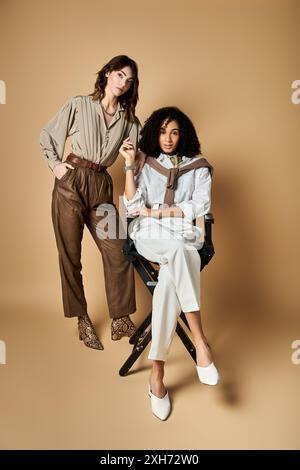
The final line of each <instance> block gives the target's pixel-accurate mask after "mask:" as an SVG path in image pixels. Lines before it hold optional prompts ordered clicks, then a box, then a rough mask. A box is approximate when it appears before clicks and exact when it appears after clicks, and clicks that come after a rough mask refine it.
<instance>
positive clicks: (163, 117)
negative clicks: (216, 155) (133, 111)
mask: <svg viewBox="0 0 300 470" xmlns="http://www.w3.org/2000/svg"><path fill="white" fill-rule="evenodd" d="M171 121H177V123H178V125H179V142H178V146H177V149H176V153H177V154H178V155H179V156H180V157H183V156H185V157H187V158H192V157H194V156H195V155H202V154H201V145H200V142H199V140H198V137H197V133H196V130H195V127H194V124H193V123H192V121H191V120H190V118H188V117H187V115H186V114H184V113H183V112H182V111H180V109H179V108H176V107H174V106H168V107H165V108H160V109H157V110H156V111H154V112H153V113H152V114H151V116H150V117H149V118H148V119H147V120H146V121H145V124H144V127H143V129H142V131H141V138H140V142H139V148H140V149H141V150H142V151H143V152H144V153H145V154H146V155H149V156H151V157H154V158H157V157H158V156H159V154H160V153H161V149H160V146H159V134H160V129H161V126H162V124H163V123H165V124H166V125H167V124H168V123H169V122H171Z"/></svg>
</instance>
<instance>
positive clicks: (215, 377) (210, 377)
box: [196, 362, 219, 385]
mask: <svg viewBox="0 0 300 470" xmlns="http://www.w3.org/2000/svg"><path fill="white" fill-rule="evenodd" d="M196 369H197V372H198V377H199V380H200V382H202V383H203V384H206V385H217V383H218V382H219V373H218V371H217V368H216V366H215V365H214V363H213V362H212V363H211V364H209V365H208V366H207V367H201V366H196Z"/></svg>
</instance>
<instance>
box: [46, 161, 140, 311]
mask: <svg viewBox="0 0 300 470" xmlns="http://www.w3.org/2000/svg"><path fill="white" fill-rule="evenodd" d="M70 164H71V165H72V166H73V167H74V170H71V169H69V170H68V171H67V173H66V174H65V175H64V176H63V177H62V178H61V179H60V180H59V179H58V178H55V183H54V189H53V192H52V221H53V227H54V232H55V237H56V244H57V248H58V253H59V267H60V274H61V284H62V298H63V308H64V315H65V316H66V317H75V316H82V315H84V314H86V313H87V303H86V299H85V295H84V289H83V283H82V275H81V268H82V265H81V241H82V236H83V229H84V226H85V225H86V226H87V228H88V229H89V231H90V233H91V234H92V237H93V238H94V240H95V242H96V245H97V246H98V248H99V250H100V253H101V255H102V261H103V268H104V278H105V290H106V297H107V303H108V308H109V314H110V316H111V317H112V318H118V317H121V316H124V315H129V314H131V313H133V312H135V310H136V304H135V289H134V272H133V266H132V265H131V264H130V263H129V262H128V261H127V260H126V258H125V257H124V255H123V253H122V247H123V244H124V239H123V240H122V239H119V235H118V233H119V217H118V212H117V209H116V208H115V206H114V208H115V217H116V231H115V232H116V234H115V235H116V236H113V237H111V238H109V237H108V238H104V237H101V236H99V229H97V225H98V224H99V222H101V220H102V219H103V217H105V215H97V213H96V211H97V208H98V207H99V205H100V204H106V205H107V204H109V205H112V206H113V184H112V179H111V177H110V175H109V174H108V173H107V171H106V169H105V167H104V168H103V167H102V168H101V170H100V171H95V170H94V169H92V168H85V167H83V166H80V165H77V164H74V162H70ZM100 207H101V206H100ZM103 207H105V206H103ZM110 207H111V206H110ZM101 212H102V211H101ZM106 215H107V212H106Z"/></svg>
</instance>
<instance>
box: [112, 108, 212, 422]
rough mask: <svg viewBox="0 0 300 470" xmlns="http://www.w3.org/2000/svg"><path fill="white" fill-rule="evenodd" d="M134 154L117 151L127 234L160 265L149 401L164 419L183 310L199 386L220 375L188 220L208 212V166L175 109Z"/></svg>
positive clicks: (195, 234)
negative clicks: (168, 363) (205, 325)
mask: <svg viewBox="0 0 300 470" xmlns="http://www.w3.org/2000/svg"><path fill="white" fill-rule="evenodd" d="M139 145H140V150H141V152H139V153H138V154H137V155H136V152H135V150H134V146H133V144H132V142H131V141H130V139H129V138H128V139H126V140H124V142H123V145H122V147H121V149H120V153H121V154H122V156H123V157H124V159H125V172H126V183H125V193H124V197H123V199H124V203H125V206H126V209H127V212H128V215H129V216H137V217H136V218H135V219H134V220H133V221H132V222H131V223H130V225H129V235H130V237H131V238H132V239H133V240H134V242H135V246H136V249H137V251H138V252H139V253H140V254H141V255H142V256H144V257H145V258H147V259H148V260H149V261H152V262H157V263H159V264H160V270H159V277H158V283H157V285H156V287H155V289H154V294H153V310H152V344H151V349H150V353H149V356H148V357H149V359H151V360H152V361H153V367H152V371H151V375H150V384H149V396H150V398H151V406H152V412H153V414H154V415H155V416H157V417H158V418H160V419H162V420H164V419H166V418H167V417H168V415H169V413H170V408H171V407H170V400H169V395H168V392H167V390H166V389H165V387H164V383H163V377H164V363H165V360H166V356H167V353H168V351H169V347H170V344H171V341H172V338H173V335H174V332H175V328H176V323H177V318H178V315H180V313H181V311H183V312H184V313H185V315H186V318H187V321H188V324H189V326H190V329H191V333H192V336H193V340H194V344H195V348H196V353H197V366H196V367H197V372H198V376H199V379H200V381H201V382H202V383H205V384H209V385H216V384H217V382H218V379H219V375H218V371H217V369H216V367H215V365H214V363H213V360H212V353H211V350H210V347H209V345H208V343H207V340H206V337H205V335H204V332H203V329H202V325H201V318H200V263H201V259H200V256H199V253H198V251H197V250H199V249H200V248H201V246H202V245H203V241H202V235H203V233H202V230H201V229H200V228H199V227H197V226H195V225H194V223H193V221H194V219H196V218H197V217H201V216H204V215H205V214H206V213H207V212H208V211H209V209H210V193H211V174H212V170H213V169H212V167H211V165H210V164H209V163H208V161H207V160H206V159H205V158H203V157H202V156H201V155H202V154H201V151H200V143H199V140H198V137H197V134H196V131H195V128H194V126H193V124H192V122H191V121H190V119H189V118H188V117H187V116H186V115H185V114H184V113H183V112H181V111H180V110H179V109H178V108H174V107H166V108H161V109H158V110H157V111H155V112H154V113H153V114H152V115H151V116H150V117H149V118H148V119H147V121H146V123H145V126H144V128H143V129H142V131H141V140H140V144H139Z"/></svg>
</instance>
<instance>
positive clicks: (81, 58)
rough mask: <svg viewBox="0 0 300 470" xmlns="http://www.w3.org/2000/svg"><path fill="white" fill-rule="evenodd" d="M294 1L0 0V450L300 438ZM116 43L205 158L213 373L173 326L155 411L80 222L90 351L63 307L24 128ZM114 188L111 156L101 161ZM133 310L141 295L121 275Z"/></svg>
mask: <svg viewBox="0 0 300 470" xmlns="http://www.w3.org/2000/svg"><path fill="white" fill-rule="evenodd" d="M299 14H300V4H299V1H297V0H260V1H259V0H244V1H242V0H226V1H225V0H224V1H222V0H200V1H199V0H198V1H196V0H195V1H193V0H186V1H184V2H182V1H176V0H172V1H170V0H164V1H161V0H152V1H151V2H143V1H140V0H139V1H137V0H132V1H130V2H123V1H122V2H121V1H119V0H116V1H114V2H113V3H111V6H110V2H101V1H99V0H86V1H84V2H81V1H74V0H72V1H71V0H59V1H58V0H52V1H51V2H49V1H45V0H26V1H22V0H1V1H0V17H1V32H0V35H1V36H0V47H1V51H0V52H1V55H0V57H1V63H0V67H1V68H0V70H1V72H0V80H3V81H5V83H6V87H7V96H6V104H3V105H2V104H1V105H0V120H1V179H2V182H1V198H0V200H1V222H2V223H1V242H2V243H1V268H2V269H1V320H0V321H1V323H0V340H3V341H5V343H6V348H7V364H6V365H0V381H1V385H0V394H1V397H0V414H1V431H0V447H1V448H2V449H5V448H6V449H15V448H24V449H34V448H48V449H51V448H59V449H63V448H68V449H76V448H77V449H79V448H82V449H89V448H98V449H118V448H119V449H135V448H141V449H147V448H148V449H151V448H152V449H171V448H173V449H176V448H177V449H192V448H196V449H201V448H208V449H213V448H225V449H230V448H250V449H254V448H273V449H278V448H285V449H290V448H299V447H300V446H299V444H300V442H299V441H300V439H299V399H298V403H297V398H298V396H299V374H300V364H299V365H296V364H293V363H292V360H291V355H292V352H293V349H292V347H291V344H292V342H293V341H294V340H296V339H300V328H299V327H300V325H299V323H300V322H299V274H298V272H299V271H298V264H297V260H299V256H298V255H299V244H298V240H299V236H298V232H299V211H298V204H297V202H298V194H297V192H296V191H297V189H298V188H297V183H298V180H299V176H298V173H299V162H298V160H299V150H300V148H299V147H300V146H299V119H300V104H299V105H296V104H293V103H292V101H291V94H292V89H291V84H292V82H293V81H294V80H296V79H300V55H299V36H300V33H299ZM118 54H128V55H129V56H131V57H132V58H134V59H135V60H136V61H137V63H138V65H139V71H140V83H141V85H140V101H139V104H138V107H137V114H138V116H139V118H140V119H141V121H142V122H143V121H144V120H145V119H146V117H147V116H148V115H149V113H151V112H152V110H154V109H155V108H157V107H161V106H164V105H176V106H179V107H180V108H182V110H183V111H185V112H186V113H187V114H188V115H189V116H191V118H192V120H193V121H194V123H195V125H196V128H197V131H198V133H199V137H200V140H201V143H202V148H203V153H204V156H206V158H208V159H209V161H210V162H211V163H212V164H213V166H214V167H215V177H214V187H213V206H212V210H213V213H214V215H215V225H214V230H213V235H214V243H215V249H216V256H215V258H214V260H213V261H212V263H211V264H210V265H209V266H208V267H207V268H206V269H205V271H204V272H203V276H202V287H201V289H202V304H203V308H202V312H203V322H204V327H205V331H206V334H207V336H208V338H209V341H210V343H211V345H212V347H213V351H214V355H215V360H216V363H217V364H218V367H219V369H220V372H221V378H222V380H221V383H220V385H219V386H218V387H215V388H209V387H205V386H204V385H201V384H200V383H199V382H198V381H197V378H196V371H195V368H194V365H193V363H192V361H191V360H190V359H189V357H188V356H187V354H186V352H185V351H184V349H183V347H182V345H181V344H180V343H179V341H178V340H177V338H176V339H175V340H174V343H173V345H172V351H171V353H170V357H169V360H168V363H167V368H166V372H167V373H166V385H167V386H168V388H169V390H170V394H171V397H172V400H173V407H174V409H173V413H172V415H171V417H170V419H169V420H168V421H167V422H165V423H162V422H159V421H158V420H157V419H155V418H154V417H152V415H151V413H150V403H148V398H147V394H146V390H147V379H148V375H149V367H150V364H149V362H148V360H147V354H144V355H143V357H142V358H141V359H140V360H139V362H138V363H137V365H136V366H135V368H134V370H135V371H137V373H135V374H131V375H129V376H128V377H124V378H121V377H119V376H118V370H119V367H120V365H121V364H122V362H123V361H124V360H125V358H126V356H127V355H128V353H129V351H130V348H129V345H128V343H127V341H126V340H123V341H121V342H116V343H115V342H114V343H113V342H111V340H110V331H109V325H110V322H109V320H108V311H107V305H106V299H105V293H104V287H103V273H102V263H101V259H100V256H99V254H98V252H97V249H96V246H95V245H94V243H93V241H92V240H91V237H90V235H89V233H86V234H85V236H84V241H83V276H84V282H85V289H86V296H87V299H88V304H89V312H90V315H91V317H92V318H93V320H94V321H95V324H96V328H97V331H98V332H99V335H100V337H101V339H102V340H103V342H104V345H105V350H104V351H93V350H89V349H87V348H85V347H84V346H83V345H82V343H80V342H79V340H78V339H77V334H76V322H75V320H69V319H64V318H63V313H62V306H61V294H60V278H59V272H58V261H57V252H56V245H55V239H54V234H53V229H52V224H51V217H50V201H51V192H52V187H53V175H52V173H51V172H50V170H48V168H47V167H46V165H45V163H44V161H43V159H42V155H41V151H40V148H39V143H38V141H39V133H40V129H41V127H42V125H43V124H44V123H45V122H46V121H48V120H49V119H50V118H51V117H52V116H53V115H54V113H55V112H56V111H57V110H58V108H59V107H60V106H61V105H62V104H63V103H64V102H65V101H66V100H67V99H68V98H70V97H71V96H74V95H78V94H88V93H90V92H91V91H92V89H93V86H94V81H95V78H96V75H95V74H96V72H97V71H98V70H99V68H101V67H102V65H103V64H104V63H105V62H107V61H108V60H109V59H110V58H111V57H112V56H115V55H118ZM111 174H112V176H113V179H114V181H115V199H117V197H118V195H119V194H121V193H122V191H123V184H124V174H123V172H122V161H117V162H116V163H115V165H114V166H113V167H112V168H111ZM136 285H137V300H138V312H137V314H136V315H135V319H136V321H137V322H138V321H140V320H141V319H142V318H144V316H145V315H146V313H147V312H148V310H149V309H150V305H151V297H150V295H148V293H147V292H146V291H145V288H144V286H143V285H142V283H141V281H140V280H139V279H138V278H137V277H136Z"/></svg>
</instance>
